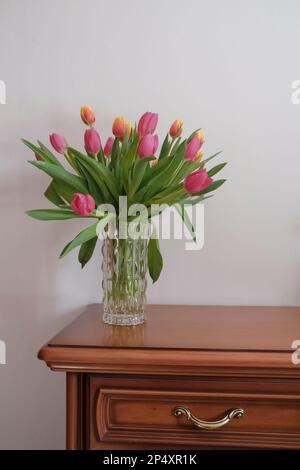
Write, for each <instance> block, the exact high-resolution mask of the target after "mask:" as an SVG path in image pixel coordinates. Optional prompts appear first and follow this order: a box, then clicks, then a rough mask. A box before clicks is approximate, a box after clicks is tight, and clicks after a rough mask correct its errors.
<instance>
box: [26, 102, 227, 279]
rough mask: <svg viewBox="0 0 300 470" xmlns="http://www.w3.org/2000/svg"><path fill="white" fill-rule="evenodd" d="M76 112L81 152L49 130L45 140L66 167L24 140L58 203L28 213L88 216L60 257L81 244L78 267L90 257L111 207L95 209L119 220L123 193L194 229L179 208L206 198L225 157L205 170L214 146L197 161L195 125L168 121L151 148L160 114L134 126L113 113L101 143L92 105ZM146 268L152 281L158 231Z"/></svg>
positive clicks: (199, 138) (158, 265)
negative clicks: (172, 210) (189, 129)
mask: <svg viewBox="0 0 300 470" xmlns="http://www.w3.org/2000/svg"><path fill="white" fill-rule="evenodd" d="M81 118H82V121H83V122H84V124H86V125H87V126H88V129H87V130H86V131H85V134H84V148H85V153H83V152H81V151H79V150H76V149H75V148H73V147H71V146H70V145H69V144H68V143H67V141H66V139H65V138H64V137H63V136H61V135H59V134H56V133H54V134H51V135H50V143H51V146H52V147H53V149H54V150H55V151H56V152H57V153H58V154H61V155H63V156H64V157H65V160H66V162H67V164H68V169H65V167H64V166H63V162H62V161H61V159H60V158H58V157H57V156H56V155H55V154H54V153H53V151H51V150H49V148H48V147H46V146H45V145H44V144H43V143H42V142H40V141H38V144H37V145H34V144H32V143H30V142H28V141H27V140H24V139H23V142H24V144H26V145H27V146H28V147H29V148H30V149H31V150H32V151H33V152H34V154H35V160H32V161H29V163H31V164H32V165H34V166H35V167H36V168H38V169H39V170H42V171H44V172H45V173H47V174H48V175H49V176H50V177H51V182H50V184H49V186H48V188H47V189H46V191H45V193H44V195H45V196H46V198H47V199H48V200H49V201H51V203H53V204H54V205H55V206H56V207H55V208H53V209H37V210H31V211H28V212H27V214H28V215H30V216H31V217H33V218H34V219H38V220H66V219H72V218H82V217H85V218H91V219H94V222H93V223H92V225H90V226H88V227H87V228H85V229H84V230H82V231H81V232H80V233H79V234H78V235H77V236H76V237H75V238H74V239H73V240H72V241H71V242H69V243H68V244H67V245H66V246H65V248H64V249H63V250H62V252H61V255H60V257H63V256H65V255H66V254H67V253H69V252H70V251H71V250H73V249H74V248H75V247H78V246H80V250H79V261H80V263H81V265H82V267H83V266H84V265H85V264H86V263H87V262H88V261H89V259H90V258H91V256H92V254H93V251H94V248H95V245H96V242H97V239H98V235H99V232H100V231H102V230H105V229H106V227H107V225H108V224H109V222H110V221H111V220H112V217H113V214H112V213H109V212H102V211H101V210H97V208H98V207H99V206H101V205H102V204H109V205H112V206H113V207H114V208H115V214H116V215H115V217H116V218H117V217H118V214H119V198H120V196H127V199H128V206H130V205H132V204H136V203H139V204H143V205H144V206H145V208H146V211H147V214H148V218H149V219H151V217H153V216H154V215H155V214H157V213H160V212H161V210H162V209H161V207H162V206H161V205H163V207H167V206H173V205H175V207H176V209H177V210H178V212H179V214H180V215H181V216H182V218H183V220H184V222H185V224H186V225H187V227H188V228H189V229H190V230H192V229H193V226H192V224H191V221H190V219H189V218H188V215H187V213H186V210H185V208H184V206H185V205H187V204H192V205H193V204H197V203H198V202H200V201H203V200H204V199H206V198H207V197H209V196H207V194H208V193H211V192H212V191H214V190H215V189H217V188H218V187H220V186H221V185H222V184H223V183H224V181H225V180H224V179H219V180H214V179H213V178H212V177H213V176H214V175H216V174H217V173H218V172H219V171H220V170H222V168H223V167H224V166H225V164H226V163H221V164H218V165H216V166H214V167H213V168H211V169H210V170H209V171H207V170H206V169H205V166H206V164H207V163H208V161H210V160H211V159H212V158H214V157H215V156H217V155H218V154H219V153H220V152H218V153H216V154H215V155H212V156H211V157H209V158H206V159H203V154H202V145H203V142H204V135H203V132H202V130H196V131H195V132H193V133H192V134H191V135H190V136H189V137H188V138H186V139H182V137H181V135H182V131H183V123H182V121H181V120H179V119H178V120H176V121H174V122H173V124H172V125H171V127H170V129H169V132H168V134H167V135H166V137H165V139H164V141H163V143H162V145H161V148H160V151H159V152H157V151H158V136H157V135H156V134H155V130H156V127H157V122H158V115H157V114H156V113H151V112H146V113H145V114H144V115H143V116H142V117H141V118H140V120H139V122H138V125H137V126H135V127H132V126H131V124H130V123H129V122H128V121H127V120H125V119H124V118H123V117H117V118H116V119H115V121H114V123H113V126H112V133H113V135H114V137H109V138H108V139H107V141H106V144H105V145H104V147H102V144H101V138H100V135H99V133H98V132H97V130H96V129H95V128H94V124H95V120H96V118H95V114H94V112H93V110H92V109H91V107H89V106H84V107H82V108H81ZM153 204H155V205H156V206H155V207H157V206H158V207H160V208H159V209H158V211H157V212H156V213H155V212H154V213H153V211H151V207H153ZM95 219H96V220H95ZM192 231H193V230H192ZM193 235H194V232H193ZM148 266H149V272H150V275H151V277H152V280H153V281H156V280H157V278H158V277H159V274H160V271H161V269H162V257H161V254H160V250H159V244H158V240H157V238H156V236H152V237H151V238H150V241H149V243H148Z"/></svg>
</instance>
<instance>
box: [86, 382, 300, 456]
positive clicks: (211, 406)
mask: <svg viewBox="0 0 300 470" xmlns="http://www.w3.org/2000/svg"><path fill="white" fill-rule="evenodd" d="M258 385H260V386H259V387H258ZM261 390H262V391H261ZM298 392H299V385H298V384H297V383H288V384H286V387H284V386H283V384H281V383H273V384H272V383H260V384H257V382H255V381H253V382H251V381H247V382H243V381H239V382H234V381H229V382H227V383H226V384H224V382H222V381H218V380H214V381H212V380H209V381H204V380H198V381H195V380H191V381H188V380H186V379H185V380H184V381H183V382H181V383H180V386H179V383H178V381H176V380H175V381H174V380H164V381H162V379H157V380H155V379H153V380H151V379H142V378H141V379H138V380H134V379H118V380H117V381H116V380H115V379H109V378H107V379H102V378H98V377H92V378H91V381H90V398H91V399H90V422H89V435H90V440H91V441H90V446H91V448H97V446H100V447H99V448H101V442H128V443H130V442H131V443H137V444H141V443H153V444H155V443H157V444H162V443H165V444H166V445H169V446H170V445H175V446H176V445H186V446H199V447H200V448H201V446H209V447H211V446H212V447H214V446H215V447H257V448H259V447H261V448H268V447H269V448H272V447H278V446H279V447H282V448H300V393H299V394H298ZM177 407H185V409H186V410H188V412H191V413H192V415H193V416H192V417H190V418H191V419H188V417H189V415H188V414H186V416H185V415H184V414H181V415H180V416H175V410H176V408H177ZM234 409H242V410H244V416H243V417H241V418H240V419H237V418H235V417H233V418H232V419H230V420H228V419H226V417H228V415H229V414H230V412H231V411H232V410H234ZM194 417H195V418H196V419H197V418H199V419H200V420H203V421H205V423H204V425H205V426H206V423H207V422H208V423H213V424H212V427H213V428H212V429H209V430H208V429H202V428H199V427H197V426H196V424H199V423H198V422H197V421H195V422H193V418H194ZM220 420H222V421H221V422H220ZM216 421H217V422H218V423H217V425H216ZM227 421H228V422H227ZM200 425H203V423H200ZM209 425H210V424H209Z"/></svg>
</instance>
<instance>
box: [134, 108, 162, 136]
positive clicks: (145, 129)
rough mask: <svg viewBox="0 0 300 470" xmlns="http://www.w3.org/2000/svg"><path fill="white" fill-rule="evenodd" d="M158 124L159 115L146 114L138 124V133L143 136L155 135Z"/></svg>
mask: <svg viewBox="0 0 300 470" xmlns="http://www.w3.org/2000/svg"><path fill="white" fill-rule="evenodd" d="M157 122H158V114H157V113H149V112H147V113H145V114H143V116H142V117H141V118H140V120H139V123H138V133H139V134H140V135H141V136H144V135H146V134H153V133H154V132H155V129H156V126H157Z"/></svg>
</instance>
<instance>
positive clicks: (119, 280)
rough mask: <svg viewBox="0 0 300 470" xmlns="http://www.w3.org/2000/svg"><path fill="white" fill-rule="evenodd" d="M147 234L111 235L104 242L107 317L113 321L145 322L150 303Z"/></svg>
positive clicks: (131, 323)
mask: <svg viewBox="0 0 300 470" xmlns="http://www.w3.org/2000/svg"><path fill="white" fill-rule="evenodd" d="M147 245H148V239H147V237H144V238H138V239H132V238H127V239H121V238H118V233H115V238H110V237H107V238H105V239H104V240H103V245H102V254H103V262H102V271H103V281H102V287H103V308H104V312H103V321H104V323H108V324H110V325H122V326H134V325H139V324H141V323H144V321H145V307H146V286H147V281H146V274H147Z"/></svg>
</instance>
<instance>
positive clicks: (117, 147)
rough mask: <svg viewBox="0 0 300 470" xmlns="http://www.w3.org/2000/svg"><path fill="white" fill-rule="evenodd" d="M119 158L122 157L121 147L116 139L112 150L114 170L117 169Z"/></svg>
mask: <svg viewBox="0 0 300 470" xmlns="http://www.w3.org/2000/svg"><path fill="white" fill-rule="evenodd" d="M119 157H120V145H119V139H117V138H116V139H115V141H114V143H113V146H112V149H111V166H112V168H115V167H116V163H117V161H118V160H119Z"/></svg>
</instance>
